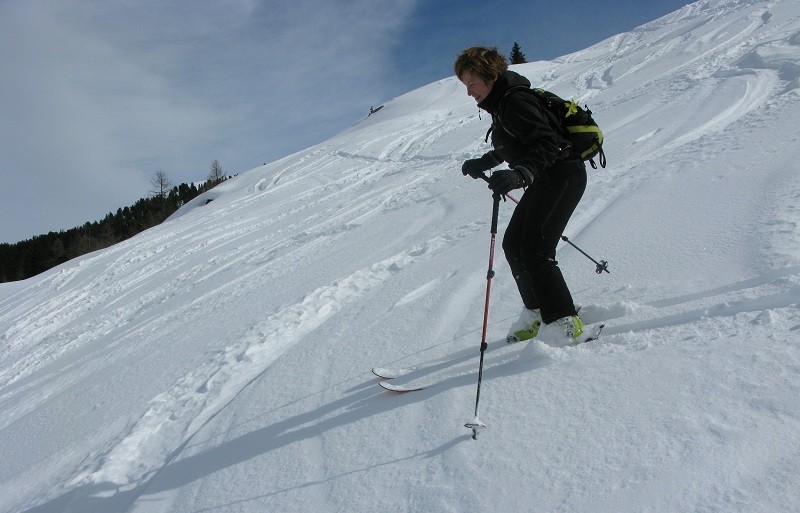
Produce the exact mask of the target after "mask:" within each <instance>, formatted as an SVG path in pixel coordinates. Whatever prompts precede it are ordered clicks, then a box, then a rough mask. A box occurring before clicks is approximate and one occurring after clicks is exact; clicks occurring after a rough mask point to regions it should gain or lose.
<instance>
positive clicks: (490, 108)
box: [478, 70, 531, 114]
mask: <svg viewBox="0 0 800 513" xmlns="http://www.w3.org/2000/svg"><path fill="white" fill-rule="evenodd" d="M519 86H525V87H530V86H531V81H530V80H528V79H527V78H525V77H523V76H522V75H520V74H519V73H516V72H514V71H510V70H509V71H506V72H505V73H503V74H502V75H500V78H498V79H497V80H495V82H494V85H492V90H491V92H489V95H488V96H487V97H486V98H484V99H483V101H482V102H480V103H479V104H478V107H479V108H481V109H483V110H485V111H486V112H488V113H490V114H491V113H492V112H494V111H495V109H496V108H497V104H498V103H500V100H501V99H502V98H503V96H504V95H505V93H506V91H508V90H509V89H510V88H512V87H519Z"/></svg>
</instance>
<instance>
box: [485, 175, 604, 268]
mask: <svg viewBox="0 0 800 513" xmlns="http://www.w3.org/2000/svg"><path fill="white" fill-rule="evenodd" d="M481 178H483V179H484V180H485V181H486V183H489V177H488V176H486V174H485V173H484V174H483V175H482V176H481ZM505 197H506V198H508V199H510V200H511V201H513V202H514V203H516V204H517V205H519V201H517V200H516V198H514V196H511V195H510V194H506V195H505ZM561 240H563V241H564V242H566V243H568V244H569V245H570V246H572V247H573V248H575V249H577V250H578V251H580V252H581V254H583V256H585V257H586V258H588V259H589V260H591V261H592V262H594V263H595V265H597V269H595V272H596V273H597V274H603V271H605V272H607V273H608V274H611V271H609V270H608V262H607V261H605V260H600V261H599V262H598V261H597V260H595V259H594V258H592V257H590V256H589V255H587V254H586V252H585V251H583V250H582V249H581V248H579V247H578V246H576V245H575V244H573V243H572V241H571V240H569V239H568V238H567V236H566V235H562V236H561Z"/></svg>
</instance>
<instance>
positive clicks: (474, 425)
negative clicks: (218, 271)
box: [464, 194, 500, 440]
mask: <svg viewBox="0 0 800 513" xmlns="http://www.w3.org/2000/svg"><path fill="white" fill-rule="evenodd" d="M492 201H493V203H492V229H491V232H492V240H491V244H490V245H489V270H488V271H487V273H486V301H485V303H484V306H483V334H482V335H481V360H480V364H479V366H478V391H477V392H476V394H475V418H474V419H472V422H467V423H466V424H464V427H467V428H469V429H471V430H472V439H473V440H477V439H478V431H479V430H480V429H483V428H485V427H486V424H484V423H483V422H481V421H480V419H479V418H478V404H479V402H480V400H481V382H482V381H483V356H484V354H485V353H486V348H487V347H488V344H487V343H486V329H487V326H488V325H489V297H490V296H491V292H492V278H494V245H495V238H496V236H497V217H498V212H499V210H500V195H499V194H494V195H492Z"/></svg>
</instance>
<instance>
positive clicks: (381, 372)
mask: <svg viewBox="0 0 800 513" xmlns="http://www.w3.org/2000/svg"><path fill="white" fill-rule="evenodd" d="M417 369H419V367H406V368H405V369H387V368H385V367H375V368H373V369H372V373H373V374H375V375H376V376H378V377H379V378H383V379H394V378H399V377H402V376H405V375H406V374H411V373H412V372H414V371H415V370H417Z"/></svg>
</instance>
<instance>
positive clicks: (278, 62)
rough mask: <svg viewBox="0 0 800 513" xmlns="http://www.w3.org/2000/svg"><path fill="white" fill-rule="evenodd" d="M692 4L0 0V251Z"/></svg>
mask: <svg viewBox="0 0 800 513" xmlns="http://www.w3.org/2000/svg"><path fill="white" fill-rule="evenodd" d="M688 3H690V2H688V1H683V0H607V1H603V0H595V1H589V0H585V1H584V0H575V1H569V0H562V1H560V2H549V1H548V2H545V1H539V0H536V1H529V2H515V1H504V0H499V1H492V2H489V1H481V2H478V1H472V0H453V1H451V0H439V1H436V0H434V1H414V0H301V1H298V2H285V1H272V0H270V1H259V0H229V1H224V2H223V1H207V0H180V1H155V0H151V1H144V0H136V1H134V0H118V1H109V2H105V1H93V0H0V91H2V94H0V112H2V116H0V155H2V158H1V159H0V177H1V178H2V182H3V186H2V187H0V219H2V220H3V221H2V224H1V225H0V242H16V241H18V240H22V239H25V238H28V237H31V236H33V235H37V234H41V233H46V232H48V231H51V230H53V231H58V230H61V229H68V228H71V227H74V226H78V225H81V224H83V223H84V222H86V221H94V220H99V219H102V218H103V217H104V216H105V214H107V213H108V212H111V211H116V209H117V208H118V207H123V206H126V205H130V204H132V203H133V202H135V201H136V200H137V199H139V198H141V197H143V196H147V195H148V193H149V190H150V188H151V187H150V185H149V181H150V179H151V177H152V176H153V175H154V174H155V172H156V171H157V170H158V169H163V170H164V171H165V172H166V173H167V175H168V176H169V177H170V179H171V180H172V182H173V183H174V184H176V185H177V184H179V183H181V182H189V181H201V180H204V179H205V178H206V176H207V174H208V170H209V167H210V165H211V162H212V161H213V160H214V159H218V160H219V161H220V163H221V164H222V167H223V169H224V170H225V171H226V172H228V173H230V174H236V173H239V172H242V171H246V170H248V169H251V168H253V167H256V166H258V165H260V164H262V163H265V162H270V161H273V160H276V159H278V158H280V157H282V156H285V155H287V154H290V153H293V152H295V151H299V150H302V149H304V148H307V147H309V146H311V145H313V144H315V143H318V142H321V141H323V140H324V139H326V138H328V137H330V136H332V135H335V134H336V133H338V132H340V131H341V130H342V129H344V128H346V127H348V126H351V125H353V124H355V123H356V122H358V121H359V120H360V119H361V118H362V117H363V116H364V115H365V114H366V113H367V112H368V110H369V107H370V106H372V105H379V104H381V103H383V102H385V101H387V100H389V99H391V98H393V97H396V96H398V95H400V94H403V93H405V92H408V91H410V90H412V89H415V88H417V87H420V86H423V85H425V84H428V83H430V82H433V81H435V80H438V79H441V78H444V77H447V76H449V75H450V74H451V69H452V63H453V60H454V59H455V56H456V55H457V54H458V52H459V51H460V50H461V49H463V48H465V47H468V46H472V45H476V44H482V45H491V46H494V45H497V46H498V47H499V48H500V49H501V50H502V51H503V52H504V53H506V54H507V53H508V52H509V51H510V49H511V46H512V44H513V43H514V42H515V41H517V42H519V44H520V45H521V47H522V50H523V52H524V53H525V54H526V56H527V58H528V60H529V61H534V60H541V59H552V58H555V57H558V56H561V55H564V54H567V53H571V52H574V51H578V50H581V49H583V48H586V47H587V46H590V45H592V44H594V43H597V42H599V41H601V40H603V39H605V38H607V37H609V36H612V35H614V34H617V33H620V32H625V31H628V30H630V29H632V28H634V27H636V26H638V25H641V24H643V23H646V22H648V21H651V20H653V19H656V18H658V17H660V16H663V15H665V14H668V13H670V12H672V11H674V10H677V9H679V8H680V7H682V6H683V5H686V4H688Z"/></svg>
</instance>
